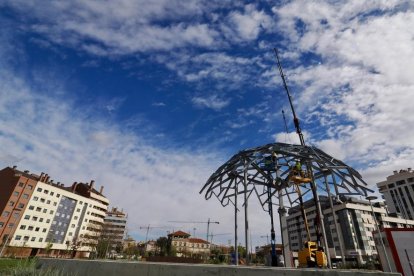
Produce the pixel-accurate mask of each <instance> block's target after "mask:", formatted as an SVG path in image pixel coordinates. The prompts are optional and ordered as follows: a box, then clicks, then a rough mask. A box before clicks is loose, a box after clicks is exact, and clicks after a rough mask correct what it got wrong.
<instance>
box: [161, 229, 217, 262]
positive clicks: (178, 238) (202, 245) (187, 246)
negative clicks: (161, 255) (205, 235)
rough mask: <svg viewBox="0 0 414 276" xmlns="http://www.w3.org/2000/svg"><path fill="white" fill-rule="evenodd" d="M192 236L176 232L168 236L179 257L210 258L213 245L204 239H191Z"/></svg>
mask: <svg viewBox="0 0 414 276" xmlns="http://www.w3.org/2000/svg"><path fill="white" fill-rule="evenodd" d="M190 237H191V235H190V234H188V233H186V232H183V231H176V232H173V233H170V234H168V238H169V239H171V245H172V246H173V247H174V248H175V250H176V252H177V256H178V257H195V256H200V257H202V256H209V255H210V250H211V244H210V243H209V242H207V241H205V240H203V239H199V238H190Z"/></svg>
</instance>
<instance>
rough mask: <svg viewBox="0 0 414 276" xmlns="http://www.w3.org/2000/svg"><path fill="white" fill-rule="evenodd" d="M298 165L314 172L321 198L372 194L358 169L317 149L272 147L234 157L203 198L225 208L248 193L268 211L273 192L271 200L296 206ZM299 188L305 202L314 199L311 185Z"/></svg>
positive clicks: (205, 188)
mask: <svg viewBox="0 0 414 276" xmlns="http://www.w3.org/2000/svg"><path fill="white" fill-rule="evenodd" d="M297 161H300V162H301V163H303V164H307V165H308V166H310V167H311V168H312V171H313V174H312V180H313V181H314V182H315V184H316V185H317V188H318V193H319V194H320V195H321V194H328V193H330V194H331V195H333V196H338V197H339V196H341V195H362V196H366V195H367V194H368V192H372V191H371V190H370V189H368V188H367V183H365V181H364V180H363V179H362V177H361V175H360V174H359V173H358V172H357V171H356V170H355V169H353V168H352V167H350V166H348V165H346V164H345V163H344V162H342V161H340V160H338V159H335V158H334V157H332V156H330V155H328V154H327V153H325V152H323V151H322V150H320V149H318V148H316V147H313V146H300V145H291V144H284V143H272V144H267V145H264V146H260V147H256V148H251V149H246V150H243V151H240V152H239V153H237V154H236V155H234V156H233V157H232V158H230V160H228V161H227V162H226V163H224V164H223V165H222V166H220V167H219V168H218V169H217V170H216V171H215V172H214V173H213V174H212V175H211V176H210V178H209V179H208V180H207V182H206V183H205V185H204V186H203V188H202V189H201V191H200V194H202V193H205V199H207V200H208V199H210V198H211V197H213V196H214V197H216V198H217V199H218V200H219V202H220V203H221V205H223V206H227V205H229V204H232V205H234V197H235V195H236V194H244V193H247V197H248V198H249V197H250V196H251V195H252V194H256V195H257V197H258V199H259V201H260V203H261V205H262V207H263V209H264V210H268V201H269V196H268V192H269V190H270V194H271V195H272V196H273V195H275V193H277V192H281V193H282V195H283V196H285V199H286V200H285V202H286V203H287V205H290V206H293V205H295V204H297V203H298V202H297V201H298V196H297V192H296V191H295V188H294V185H292V183H291V181H289V178H288V175H289V173H290V172H291V170H292V167H293V166H294V165H295V163H296V162H297ZM245 181H246V183H245ZM245 184H246V185H245ZM300 188H301V190H302V195H303V197H304V198H305V199H306V198H307V197H309V196H311V195H310V194H309V195H308V193H309V192H310V185H303V184H302V185H300ZM286 207H289V206H286Z"/></svg>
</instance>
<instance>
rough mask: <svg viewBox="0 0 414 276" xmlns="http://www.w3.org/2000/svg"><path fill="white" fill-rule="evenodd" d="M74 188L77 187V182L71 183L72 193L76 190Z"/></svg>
mask: <svg viewBox="0 0 414 276" xmlns="http://www.w3.org/2000/svg"><path fill="white" fill-rule="evenodd" d="M76 186H78V182H73V184H72V192H74V191H75V190H76Z"/></svg>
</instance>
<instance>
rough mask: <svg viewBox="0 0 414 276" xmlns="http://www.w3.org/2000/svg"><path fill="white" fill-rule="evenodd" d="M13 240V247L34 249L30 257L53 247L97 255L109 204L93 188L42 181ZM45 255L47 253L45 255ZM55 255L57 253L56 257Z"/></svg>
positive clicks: (91, 184) (80, 184)
mask: <svg viewBox="0 0 414 276" xmlns="http://www.w3.org/2000/svg"><path fill="white" fill-rule="evenodd" d="M40 179H41V180H39V181H38V182H37V184H36V186H35V187H34V191H33V193H32V195H31V197H30V199H29V201H28V203H27V206H26V208H25V209H24V211H23V213H22V214H21V219H20V220H19V223H18V224H17V226H16V228H15V229H16V230H15V231H14V234H13V236H12V237H11V239H10V243H9V246H10V247H25V248H31V249H32V250H31V252H30V255H32V256H35V255H37V254H38V253H39V251H44V249H45V248H48V247H49V250H53V251H54V252H55V254H59V253H56V252H60V251H65V252H67V251H70V252H71V254H73V257H75V255H76V256H79V257H88V256H89V254H90V252H93V251H94V246H95V245H96V244H97V238H98V236H99V234H100V229H101V227H102V224H103V222H104V218H105V214H106V211H107V208H108V205H109V201H108V199H107V198H106V197H104V196H103V195H102V189H101V191H100V192H98V191H96V190H95V189H94V187H93V185H94V181H91V183H89V184H84V183H76V182H75V183H74V184H73V185H72V186H71V187H64V186H63V184H60V183H57V184H55V183H53V182H50V181H48V178H43V177H42V176H41V177H40ZM43 253H44V252H43ZM52 254H53V253H52Z"/></svg>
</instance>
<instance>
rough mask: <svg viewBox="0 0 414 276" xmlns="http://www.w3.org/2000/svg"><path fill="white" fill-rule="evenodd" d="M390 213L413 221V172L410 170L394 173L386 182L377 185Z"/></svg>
mask: <svg viewBox="0 0 414 276" xmlns="http://www.w3.org/2000/svg"><path fill="white" fill-rule="evenodd" d="M377 187H378V189H379V192H380V193H381V194H382V197H383V199H385V202H386V203H387V206H388V209H389V212H390V213H396V214H397V215H400V216H402V217H403V218H405V219H410V220H412V219H414V171H413V170H412V169H411V168H408V169H406V170H400V171H394V173H393V174H392V175H390V176H388V177H387V180H385V181H382V182H379V183H377Z"/></svg>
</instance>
